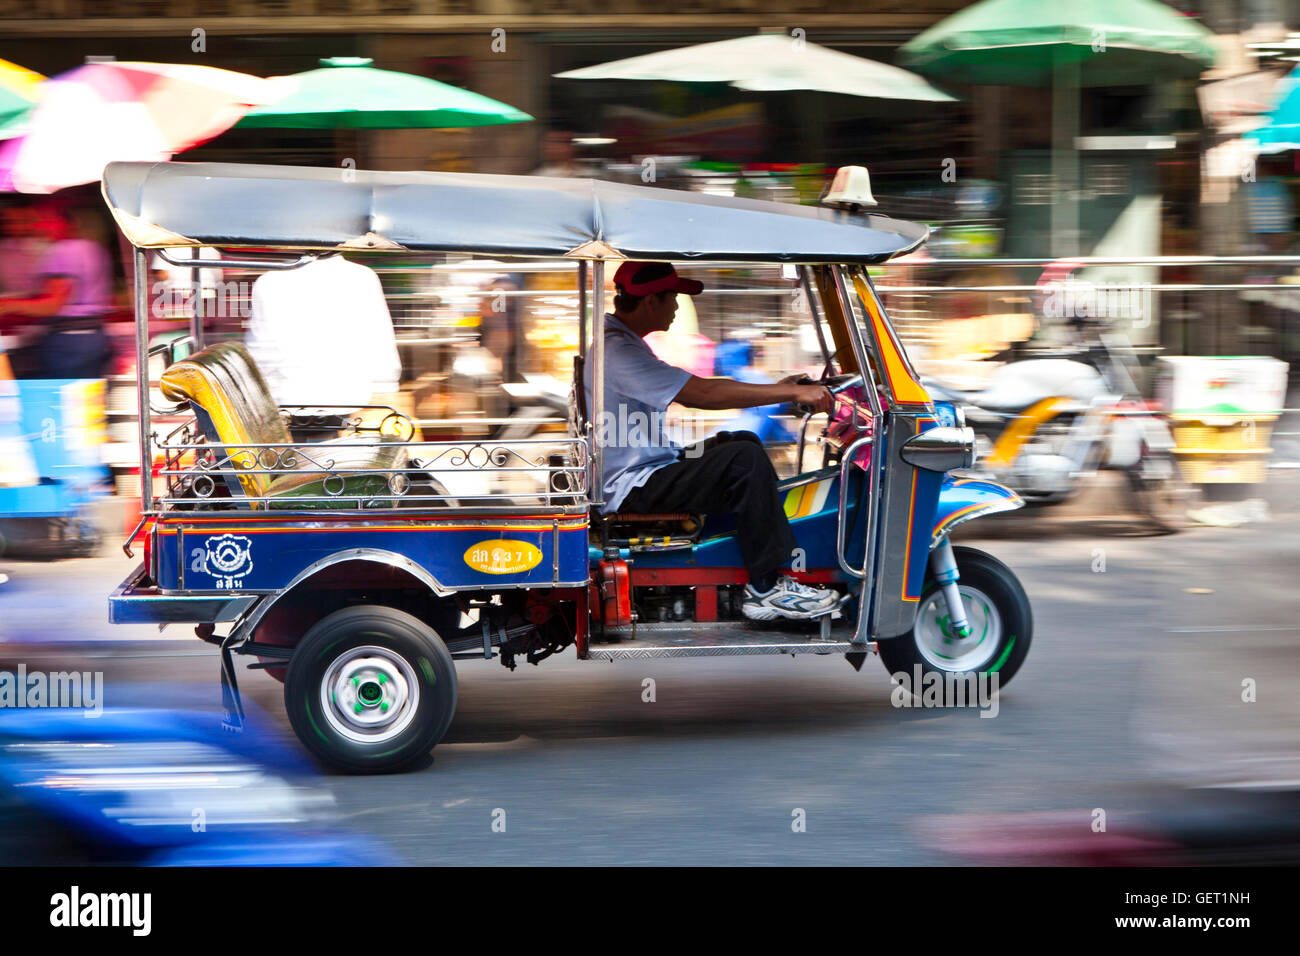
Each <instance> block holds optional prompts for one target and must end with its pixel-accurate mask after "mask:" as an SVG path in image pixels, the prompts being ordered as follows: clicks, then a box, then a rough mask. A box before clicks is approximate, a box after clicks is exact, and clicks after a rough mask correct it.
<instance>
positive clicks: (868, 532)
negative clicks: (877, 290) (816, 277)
mask: <svg viewBox="0 0 1300 956" xmlns="http://www.w3.org/2000/svg"><path fill="white" fill-rule="evenodd" d="M831 276H832V278H833V280H834V283H835V292H836V295H837V296H838V297H839V300H840V310H841V311H842V312H843V313H844V324H845V326H846V328H847V329H848V333H849V342H850V344H851V345H852V346H853V354H854V357H855V358H856V359H857V362H858V371H859V372H861V373H862V384H863V389H862V390H863V391H864V392H866V394H867V402H868V403H869V404H870V405H871V415H872V417H873V419H874V421H873V422H872V427H871V435H870V439H871V442H872V449H871V467H870V468H869V469H868V470H867V478H868V480H867V497H866V507H867V517H866V527H865V529H864V541H865V546H866V552H865V554H864V556H863V561H862V574H861V578H862V594H861V598H860V599H859V600H858V626H857V627H856V628H855V629H854V632H853V643H854V644H865V643H867V642H868V641H870V640H871V639H872V636H873V635H872V633H871V605H872V601H871V597H872V591H873V588H874V587H875V583H876V552H877V550H879V547H878V544H879V543H878V542H877V541H876V537H877V535H878V534H879V522H877V521H876V512H877V510H878V509H879V507H880V470H881V468H882V467H883V465H884V462H883V458H884V449H885V447H886V445H885V438H887V437H888V433H887V428H888V423H887V422H886V421H885V419H884V416H883V415H882V412H881V404H880V396H879V393H878V392H877V388H876V386H877V383H876V381H875V379H874V377H873V376H872V374H871V363H870V362H869V361H868V355H867V347H866V344H865V343H864V341H863V338H862V329H861V328H860V327H859V325H858V321H857V313H855V312H854V311H853V301H852V300H851V299H850V298H849V291H848V288H847V287H846V286H845V284H844V273H843V272H842V271H841V269H840V267H839V266H832V267H831ZM871 341H872V342H873V343H874V342H875V339H874V338H873V339H872V340H871ZM886 397H887V398H888V399H889V400H890V402H891V405H892V402H893V398H892V396H886ZM865 437H867V436H864V438H865ZM859 442H863V439H861V438H860V439H858V441H857V442H854V447H856V445H857V444H858V443H859ZM848 458H849V455H848V454H847V452H846V453H845V456H844V459H845V460H847V459H848ZM841 473H842V475H843V474H844V473H843V461H841ZM845 486H846V481H845V480H844V477H842V478H841V481H840V496H841V499H843V496H844V494H845V493H846V490H847V489H846V487H845Z"/></svg>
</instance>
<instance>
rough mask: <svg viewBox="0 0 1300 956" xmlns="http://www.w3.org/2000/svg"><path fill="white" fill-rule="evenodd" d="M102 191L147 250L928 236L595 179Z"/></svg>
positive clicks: (688, 249)
mask: <svg viewBox="0 0 1300 956" xmlns="http://www.w3.org/2000/svg"><path fill="white" fill-rule="evenodd" d="M103 193H104V198H105V201H106V202H107V203H108V206H109V209H110V210H112V213H113V216H114V218H115V219H116V220H117V223H118V225H119V226H121V228H122V231H123V232H124V233H125V234H126V237H127V239H129V240H130V241H131V242H132V243H133V244H134V245H136V246H137V247H139V248H144V249H156V248H164V247H174V246H252V247H280V246H284V247H297V248H305V249H321V248H326V249H338V248H342V249H356V250H376V251H378V250H397V251H400V250H412V251H417V250H418V251H430V252H470V253H476V254H489V255H499V256H570V257H573V258H579V259H607V258H615V259H617V258H623V257H626V258H629V259H659V260H677V261H681V260H701V261H730V262H761V261H769V260H770V261H774V262H806V263H811V262H852V263H871V262H881V261H884V260H886V259H889V258H892V257H893V256H897V255H901V254H903V253H906V252H910V251H912V250H913V249H915V248H917V247H918V246H919V245H920V244H921V243H922V242H924V241H925V239H926V237H927V236H928V235H929V229H928V227H926V226H924V225H919V224H917V223H912V222H905V221H902V220H896V219H890V218H888V217H886V216H879V215H865V216H864V215H854V216H850V215H848V214H846V213H841V212H837V211H835V210H830V209H825V208H821V207H814V206H796V205H787V204H784V203H775V202H766V201H762V200H754V199H733V198H729V197H722V196H711V195H705V194H701V193H692V192H684V191H680V190H675V189H664V188H657V187H649V186H628V185H624V184H621V183H610V182H602V181H599V180H594V179H551V178H544V177H534V176H500V175H481V174H470V173H437V172H367V171H362V170H350V169H337V168H330V169H319V168H305V167H298V166H257V165H242V164H233V163H110V164H109V165H108V166H107V167H106V168H105V170H104V176H103Z"/></svg>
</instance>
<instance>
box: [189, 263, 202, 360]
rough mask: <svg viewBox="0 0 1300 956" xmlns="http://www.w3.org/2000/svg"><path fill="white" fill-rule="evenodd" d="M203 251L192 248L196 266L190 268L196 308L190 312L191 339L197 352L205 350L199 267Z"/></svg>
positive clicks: (200, 269) (200, 270) (200, 271)
mask: <svg viewBox="0 0 1300 956" xmlns="http://www.w3.org/2000/svg"><path fill="white" fill-rule="evenodd" d="M202 251H203V250H201V249H200V248H198V247H197V246H193V247H191V248H190V258H191V259H192V260H193V261H194V265H192V266H190V290H191V292H192V294H193V296H194V308H193V309H192V310H191V312H190V337H191V338H192V339H194V349H195V351H198V350H199V349H201V348H203V270H202V268H200V266H199V261H200V259H199V253H200V252H202Z"/></svg>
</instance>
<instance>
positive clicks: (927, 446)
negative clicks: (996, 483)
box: [898, 425, 975, 472]
mask: <svg viewBox="0 0 1300 956" xmlns="http://www.w3.org/2000/svg"><path fill="white" fill-rule="evenodd" d="M898 453H899V456H900V457H901V458H902V459H903V461H905V462H907V463H908V464H909V465H913V466H915V467H917V468H924V469H925V470H926V471H939V472H945V471H953V470H955V469H958V468H971V467H973V466H974V464H975V431H974V429H971V428H965V427H960V428H954V427H951V426H948V425H940V426H939V427H938V428H931V429H930V430H928V431H924V432H921V434H919V435H913V436H912V437H911V438H909V439H908V440H907V441H906V442H904V443H903V447H902V448H901V449H899V452H898Z"/></svg>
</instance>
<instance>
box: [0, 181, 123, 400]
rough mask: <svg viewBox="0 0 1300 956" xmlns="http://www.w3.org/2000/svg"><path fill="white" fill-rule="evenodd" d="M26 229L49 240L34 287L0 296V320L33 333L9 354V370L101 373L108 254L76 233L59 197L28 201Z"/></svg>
mask: <svg viewBox="0 0 1300 956" xmlns="http://www.w3.org/2000/svg"><path fill="white" fill-rule="evenodd" d="M31 229H32V231H33V233H34V235H36V236H38V237H40V238H43V239H45V240H46V241H47V242H48V243H49V245H48V246H47V247H46V249H45V252H44V253H43V255H42V256H41V260H40V265H39V266H38V267H37V269H36V279H37V283H36V289H35V290H34V291H33V292H31V293H30V294H28V295H23V296H17V297H14V298H6V299H0V323H2V324H14V322H15V320H16V322H17V323H18V324H27V325H29V326H36V327H37V331H38V333H39V338H38V339H37V341H36V342H35V343H34V344H32V345H29V346H26V347H24V348H22V349H18V350H16V351H15V352H13V353H12V354H11V355H10V361H11V363H12V364H13V366H14V374H15V376H16V377H19V378H35V379H51V378H103V377H104V375H105V373H106V371H107V369H108V364H109V361H110V359H111V358H112V345H111V343H110V341H109V338H108V334H107V333H106V332H105V331H104V316H105V315H106V314H107V313H108V311H109V310H110V309H111V308H112V295H113V265H112V260H111V259H110V258H109V255H108V252H107V251H106V250H105V249H104V247H103V246H101V245H100V244H99V243H97V242H95V241H94V240H93V239H86V238H82V237H80V236H78V235H77V233H76V227H75V224H74V221H73V219H72V217H71V215H70V213H69V210H68V208H67V207H66V206H65V205H63V204H62V203H58V202H56V201H54V200H48V199H47V200H44V201H42V202H40V203H38V204H37V205H36V206H34V207H33V210H32V219H31ZM4 320H9V321H8V323H4Z"/></svg>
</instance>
